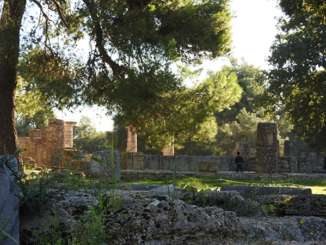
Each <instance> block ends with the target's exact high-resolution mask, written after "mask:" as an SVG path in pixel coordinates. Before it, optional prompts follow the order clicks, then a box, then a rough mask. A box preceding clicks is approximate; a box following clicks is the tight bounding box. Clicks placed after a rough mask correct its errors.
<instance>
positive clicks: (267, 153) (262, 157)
mask: <svg viewBox="0 0 326 245" xmlns="http://www.w3.org/2000/svg"><path fill="white" fill-rule="evenodd" d="M256 148H257V149H256V150H257V151H256V159H257V167H256V171H257V172H258V173H275V172H277V171H278V166H277V165H278V160H279V149H278V148H279V144H278V140H277V125H276V124H275V123H259V124H258V127H257V142H256Z"/></svg>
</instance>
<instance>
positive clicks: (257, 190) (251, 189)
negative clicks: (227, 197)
mask: <svg viewBox="0 0 326 245" xmlns="http://www.w3.org/2000/svg"><path fill="white" fill-rule="evenodd" d="M221 191H237V192H239V193H240V194H241V195H242V196H244V197H252V198H254V197H255V196H259V195H276V194H277V195H310V194H311V189H309V188H304V189H301V188H290V187H262V186H224V187H222V188H221Z"/></svg>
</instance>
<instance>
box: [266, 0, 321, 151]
mask: <svg viewBox="0 0 326 245" xmlns="http://www.w3.org/2000/svg"><path fill="white" fill-rule="evenodd" d="M280 6H281V8H282V10H283V12H284V13H285V14H286V16H285V17H284V18H283V19H282V20H281V22H280V26H281V32H280V34H279V35H278V36H277V40H276V42H275V43H274V45H273V47H272V55H271V57H270V64H271V65H272V66H273V69H272V70H271V71H270V73H269V79H270V88H269V91H270V92H271V94H272V96H273V99H274V101H273V103H274V105H275V110H280V109H281V110H284V111H286V112H287V113H289V115H290V117H291V119H292V122H293V124H294V126H295V132H296V133H297V134H298V135H299V136H301V137H302V138H303V139H305V140H307V141H308V142H310V143H312V144H313V145H315V146H318V145H319V146H321V147H323V148H324V149H326V144H325V142H326V141H325V139H326V109H325V108H326V97H325V94H326V83H325V81H326V71H325V67H326V42H325V40H326V2H325V1H315V0H305V1H303V0H281V1H280Z"/></svg>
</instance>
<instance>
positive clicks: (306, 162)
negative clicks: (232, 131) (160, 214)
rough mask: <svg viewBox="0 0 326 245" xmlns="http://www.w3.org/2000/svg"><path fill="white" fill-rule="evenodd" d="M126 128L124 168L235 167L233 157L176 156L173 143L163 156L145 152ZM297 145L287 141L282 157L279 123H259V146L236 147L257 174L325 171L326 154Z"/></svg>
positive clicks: (191, 169)
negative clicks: (325, 158)
mask: <svg viewBox="0 0 326 245" xmlns="http://www.w3.org/2000/svg"><path fill="white" fill-rule="evenodd" d="M125 130H126V132H127V133H125V134H124V141H125V142H126V143H125V146H124V147H123V148H120V149H119V150H120V151H121V152H125V153H124V156H123V157H122V162H121V164H122V169H124V170H137V171H139V170H152V171H161V172H164V171H175V170H177V171H179V172H195V173H199V172H207V173H208V172H211V173H215V172H220V171H222V172H223V171H235V170H236V167H235V163H234V156H187V155H178V156H175V155H174V151H173V146H170V147H165V148H164V149H163V150H162V154H161V155H151V154H144V153H142V152H139V151H138V149H137V132H136V131H135V130H134V128H130V127H127V128H126V129H125ZM122 140H123V139H122ZM298 145H299V144H298V143H294V142H292V141H291V142H290V141H288V142H287V141H286V142H285V146H284V148H285V149H284V156H281V155H280V144H279V141H278V130H277V125H276V124H275V123H269V122H264V123H259V124H258V125H257V140H256V147H255V148H254V149H253V148H251V147H250V146H249V145H247V144H245V143H243V142H240V143H238V145H237V148H236V150H237V151H238V150H239V151H240V152H241V154H242V156H243V157H244V159H245V163H244V166H243V167H244V170H245V171H252V172H256V173H258V174H259V173H261V174H273V173H314V172H316V173H322V172H325V166H324V165H325V163H324V161H325V160H324V156H322V155H320V154H317V153H316V152H313V151H311V150H307V149H306V150H303V149H302V146H301V148H300V147H299V146H298ZM306 148H307V147H306ZM235 154H236V152H235Z"/></svg>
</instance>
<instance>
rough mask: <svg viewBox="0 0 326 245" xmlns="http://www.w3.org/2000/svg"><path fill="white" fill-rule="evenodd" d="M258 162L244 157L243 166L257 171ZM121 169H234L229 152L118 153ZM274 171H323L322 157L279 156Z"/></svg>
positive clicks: (308, 155) (203, 170) (247, 169)
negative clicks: (198, 154)
mask: <svg viewBox="0 0 326 245" xmlns="http://www.w3.org/2000/svg"><path fill="white" fill-rule="evenodd" d="M261 165H263V164H262V163H260V162H258V161H257V160H256V159H255V158H250V159H245V162H244V163H243V170H244V171H250V172H260V171H259V169H260V168H261ZM121 169H122V170H153V171H172V172H174V171H176V172H192V173H219V172H223V171H235V170H236V166H235V163H234V157H233V156H188V155H177V156H162V155H150V154H143V153H139V152H136V153H122V161H121ZM274 170H275V171H274V172H275V173H324V172H325V169H324V158H323V157H322V156H317V155H316V154H312V153H311V154H306V155H302V156H300V157H294V156H291V157H281V158H279V159H278V163H277V169H274Z"/></svg>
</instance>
